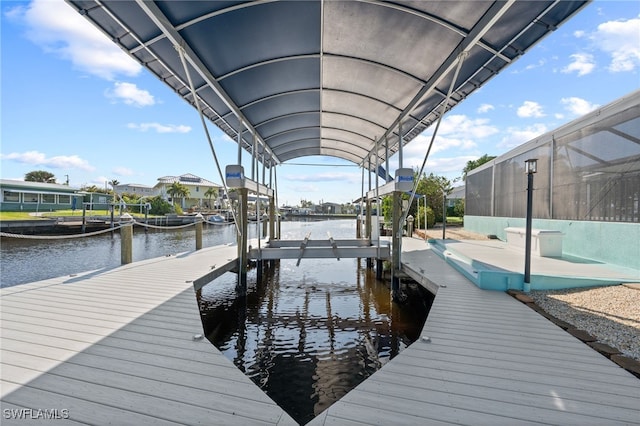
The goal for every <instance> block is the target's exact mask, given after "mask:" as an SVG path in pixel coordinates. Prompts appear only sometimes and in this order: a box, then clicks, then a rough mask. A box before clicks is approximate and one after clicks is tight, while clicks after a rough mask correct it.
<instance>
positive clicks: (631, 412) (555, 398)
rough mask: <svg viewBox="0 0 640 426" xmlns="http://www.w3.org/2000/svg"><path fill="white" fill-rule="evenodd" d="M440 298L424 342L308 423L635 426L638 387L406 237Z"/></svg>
mask: <svg viewBox="0 0 640 426" xmlns="http://www.w3.org/2000/svg"><path fill="white" fill-rule="evenodd" d="M402 244H403V253H402V261H403V269H404V268H405V267H409V268H412V269H413V270H414V271H417V272H418V273H420V274H422V276H423V277H424V280H423V284H424V285H425V286H426V287H428V288H431V289H434V290H436V291H437V295H436V297H435V301H434V303H433V306H432V308H431V311H430V313H429V316H428V318H427V321H426V323H425V326H424V329H423V332H422V338H421V339H420V340H419V341H417V342H415V343H414V344H413V345H411V346H410V347H409V348H407V349H405V350H404V351H403V352H402V353H400V354H399V355H398V356H397V357H396V358H394V359H393V360H392V361H390V362H389V363H387V364H386V365H385V366H384V367H383V368H382V369H381V370H379V371H378V372H376V373H374V374H373V375H372V376H371V377H369V378H368V379H367V380H366V381H364V382H363V383H361V384H360V385H359V386H358V387H356V388H355V389H354V390H352V391H351V392H349V393H348V394H347V395H346V396H345V397H343V398H342V399H341V400H340V401H338V402H337V403H335V404H333V405H332V406H331V407H329V409H328V410H326V411H325V412H324V413H322V414H321V415H320V416H318V417H316V418H315V419H314V420H313V421H312V422H310V423H309V424H310V425H363V424H367V425H370V424H376V425H383V424H384V425H386V424H393V425H437V424H463V425H517V424H554V425H633V424H640V380H638V379H637V378H636V377H635V376H633V375H632V374H630V373H629V372H627V371H626V370H624V369H622V368H620V367H619V366H618V365H616V364H615V363H613V362H612V361H610V360H608V359H607V358H605V357H604V356H602V355H600V354H599V353H597V352H596V351H594V350H593V349H591V348H589V347H588V346H587V345H585V344H584V343H582V342H581V341H579V340H578V339H576V338H574V337H573V336H571V335H570V334H568V333H567V332H565V331H564V330H562V329H561V328H559V327H557V326H555V325H554V324H553V323H551V322H550V321H548V320H546V319H545V318H543V317H542V316H540V315H539V314H537V313H536V312H535V311H533V310H531V309H530V308H528V307H527V306H525V305H524V304H522V303H520V302H518V301H516V300H515V299H513V298H512V297H510V296H508V295H507V294H506V293H504V292H498V291H488V290H481V289H479V288H478V287H476V286H475V285H474V284H472V283H471V282H470V281H468V280H467V279H466V278H464V277H463V276H462V275H461V274H459V273H458V272H456V271H455V270H454V269H453V268H452V267H451V266H450V265H448V264H447V263H446V262H445V261H444V260H442V259H441V258H440V257H438V256H437V255H436V254H435V253H432V252H431V251H430V250H429V249H428V248H427V245H426V244H425V243H424V241H420V240H415V239H410V238H404V239H403V242H402Z"/></svg>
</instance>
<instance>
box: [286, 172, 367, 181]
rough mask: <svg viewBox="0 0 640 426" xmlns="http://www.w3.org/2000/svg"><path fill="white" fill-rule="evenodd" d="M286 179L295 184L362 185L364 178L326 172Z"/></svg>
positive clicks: (355, 174)
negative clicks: (339, 183)
mask: <svg viewBox="0 0 640 426" xmlns="http://www.w3.org/2000/svg"><path fill="white" fill-rule="evenodd" d="M286 179H287V180H291V181H295V182H342V183H360V182H361V179H362V176H361V175H360V173H344V172H326V173H315V174H308V175H288V176H287V177H286Z"/></svg>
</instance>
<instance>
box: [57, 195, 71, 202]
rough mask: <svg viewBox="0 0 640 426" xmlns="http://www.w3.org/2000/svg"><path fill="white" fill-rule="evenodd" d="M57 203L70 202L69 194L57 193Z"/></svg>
mask: <svg viewBox="0 0 640 426" xmlns="http://www.w3.org/2000/svg"><path fill="white" fill-rule="evenodd" d="M58 204H71V196H70V195H58Z"/></svg>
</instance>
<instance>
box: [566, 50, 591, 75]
mask: <svg viewBox="0 0 640 426" xmlns="http://www.w3.org/2000/svg"><path fill="white" fill-rule="evenodd" d="M570 58H571V59H572V60H573V62H571V63H570V64H569V65H567V66H566V67H564V68H563V69H562V72H563V73H565V74H571V73H572V72H577V73H578V77H581V76H583V75H587V74H590V73H591V71H593V69H594V68H595V67H596V63H595V59H594V58H593V55H592V54H590V53H574V54H573V55H571V56H570Z"/></svg>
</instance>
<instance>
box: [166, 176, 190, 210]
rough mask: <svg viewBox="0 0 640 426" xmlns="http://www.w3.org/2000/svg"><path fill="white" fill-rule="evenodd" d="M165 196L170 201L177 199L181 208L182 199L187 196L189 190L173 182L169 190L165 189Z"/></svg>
mask: <svg viewBox="0 0 640 426" xmlns="http://www.w3.org/2000/svg"><path fill="white" fill-rule="evenodd" d="M167 194H169V195H170V196H171V198H172V199H174V198H179V199H180V201H181V202H180V206H182V199H183V198H186V197H188V196H189V188H187V186H186V185H183V184H181V183H180V182H173V183H172V184H171V186H170V187H169V189H167Z"/></svg>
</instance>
